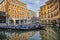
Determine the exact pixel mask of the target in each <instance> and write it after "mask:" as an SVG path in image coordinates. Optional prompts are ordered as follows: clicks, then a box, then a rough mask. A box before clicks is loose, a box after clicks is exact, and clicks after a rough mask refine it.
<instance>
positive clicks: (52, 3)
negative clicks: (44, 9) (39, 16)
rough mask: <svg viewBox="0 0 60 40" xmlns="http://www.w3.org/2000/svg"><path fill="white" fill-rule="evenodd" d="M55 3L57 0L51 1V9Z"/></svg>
mask: <svg viewBox="0 0 60 40" xmlns="http://www.w3.org/2000/svg"><path fill="white" fill-rule="evenodd" d="M56 3H57V0H54V1H52V2H51V3H50V4H51V5H50V8H51V7H52V6H54V5H55V4H56Z"/></svg>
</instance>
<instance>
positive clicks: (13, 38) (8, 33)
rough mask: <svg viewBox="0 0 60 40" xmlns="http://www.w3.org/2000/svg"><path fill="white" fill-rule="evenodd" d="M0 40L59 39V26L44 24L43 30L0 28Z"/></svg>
mask: <svg viewBox="0 0 60 40" xmlns="http://www.w3.org/2000/svg"><path fill="white" fill-rule="evenodd" d="M0 40H60V28H57V27H50V26H46V27H43V30H40V29H38V30H31V31H20V30H5V29H0Z"/></svg>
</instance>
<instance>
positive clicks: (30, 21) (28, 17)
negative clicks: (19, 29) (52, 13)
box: [27, 10, 36, 23]
mask: <svg viewBox="0 0 60 40" xmlns="http://www.w3.org/2000/svg"><path fill="white" fill-rule="evenodd" d="M33 17H36V13H35V12H34V11H32V10H27V21H28V23H32V18H33Z"/></svg>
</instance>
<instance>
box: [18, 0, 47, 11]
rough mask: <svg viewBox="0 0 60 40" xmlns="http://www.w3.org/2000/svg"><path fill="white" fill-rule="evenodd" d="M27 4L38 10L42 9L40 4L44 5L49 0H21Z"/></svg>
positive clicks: (29, 7) (28, 6)
mask: <svg viewBox="0 0 60 40" xmlns="http://www.w3.org/2000/svg"><path fill="white" fill-rule="evenodd" d="M19 1H21V2H23V3H25V4H27V8H28V9H31V10H33V11H35V12H37V11H38V10H39V9H40V6H42V5H44V4H45V2H46V1H48V0H19Z"/></svg>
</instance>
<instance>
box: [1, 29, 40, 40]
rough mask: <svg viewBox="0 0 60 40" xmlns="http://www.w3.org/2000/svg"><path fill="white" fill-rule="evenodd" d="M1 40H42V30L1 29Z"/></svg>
mask: <svg viewBox="0 0 60 40" xmlns="http://www.w3.org/2000/svg"><path fill="white" fill-rule="evenodd" d="M0 35H1V36H0V40H41V37H40V31H39V30H35V31H17V30H9V31H8V30H0Z"/></svg>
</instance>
